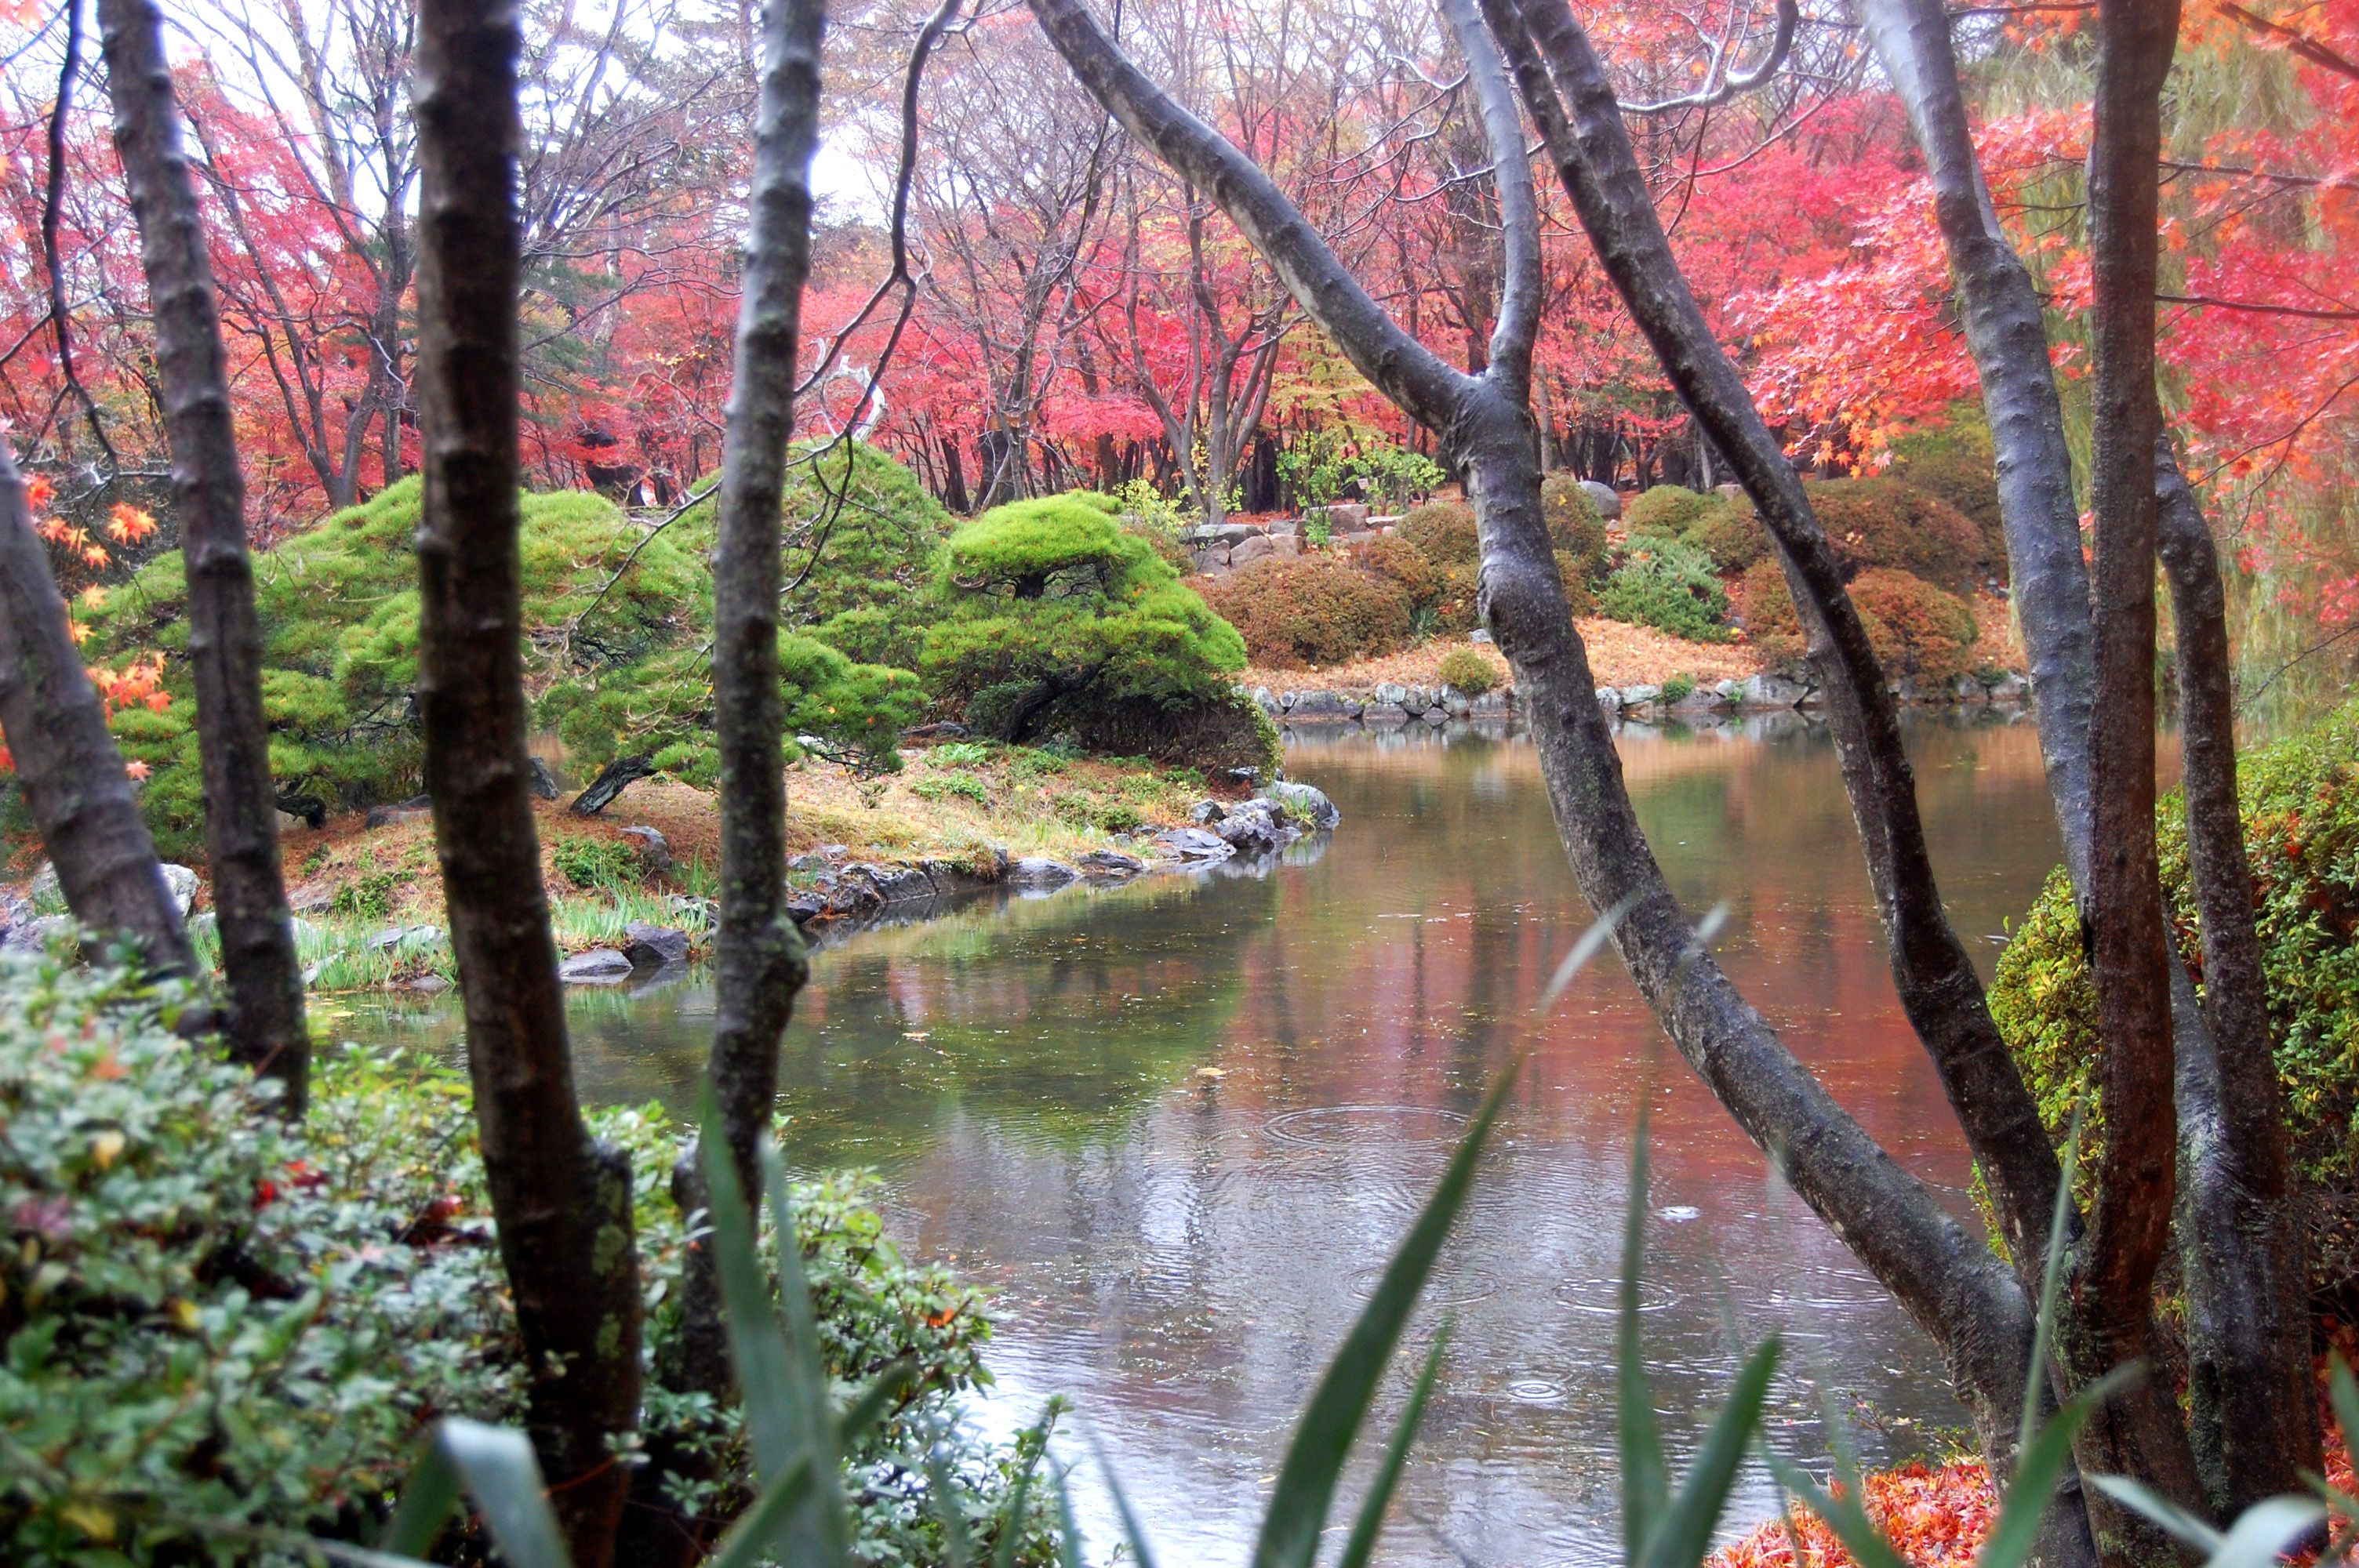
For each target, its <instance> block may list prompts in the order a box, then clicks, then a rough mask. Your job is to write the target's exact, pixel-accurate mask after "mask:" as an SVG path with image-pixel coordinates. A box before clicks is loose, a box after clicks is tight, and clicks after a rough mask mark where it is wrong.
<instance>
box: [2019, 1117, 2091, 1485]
mask: <svg viewBox="0 0 2359 1568" xmlns="http://www.w3.org/2000/svg"><path fill="white" fill-rule="evenodd" d="M2087 1111H2088V1102H2087V1101H2086V1100H2085V1099H2076V1100H2074V1101H2073V1102H2072V1129H2071V1132H2070V1133H2069V1134H2068V1135H2067V1136H2066V1138H2065V1140H2064V1166H2063V1169H2062V1171H2061V1172H2060V1173H2058V1175H2057V1178H2056V1207H2055V1210H2054V1212H2053V1213H2052V1214H2050V1215H2049V1220H2048V1256H2047V1258H2046V1260H2044V1261H2043V1262H2042V1263H2041V1264H2040V1270H2039V1315H2038V1317H2036V1318H2034V1319H2033V1320H2032V1325H2031V1365H2030V1366H2028V1367H2027V1368H2024V1374H2023V1379H2024V1387H2023V1424H2022V1425H2021V1426H2020V1427H2019V1428H2017V1432H2016V1436H2015V1446H2016V1452H2017V1453H2018V1454H2027V1453H2029V1452H2030V1451H2031V1444H2032V1429H2033V1428H2034V1427H2036V1426H2038V1423H2039V1404H2040V1395H2041V1394H2042V1393H2044V1392H2045V1391H2046V1390H2047V1388H2048V1347H2049V1345H2050V1344H2052V1343H2053V1342H2054V1340H2055V1338H2056V1296H2057V1292H2059V1291H2060V1290H2061V1289H2062V1288H2063V1284H2064V1240H2065V1236H2066V1233H2067V1232H2068V1231H2069V1230H2070V1229H2071V1223H2072V1178H2073V1173H2075V1172H2076V1171H2078V1170H2079V1169H2080V1165H2081V1128H2082V1121H2083V1120H2084V1119H2085V1117H2086V1113H2087Z"/></svg>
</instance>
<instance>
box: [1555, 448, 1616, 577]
mask: <svg viewBox="0 0 2359 1568" xmlns="http://www.w3.org/2000/svg"><path fill="white" fill-rule="evenodd" d="M1540 516H1541V519H1542V520H1543V521H1544V522H1546V523H1547V524H1548V531H1549V544H1550V545H1552V546H1555V547H1556V550H1557V553H1558V555H1559V557H1563V556H1568V555H1569V556H1571V557H1573V559H1574V560H1576V561H1578V562H1580V563H1581V576H1582V579H1583V580H1586V579H1590V578H1593V577H1595V576H1596V575H1597V574H1598V573H1600V572H1602V571H1603V570H1604V569H1605V519H1604V518H1603V517H1600V516H1599V515H1598V514H1597V503H1596V502H1594V501H1593V500H1591V499H1590V496H1589V492H1588V491H1586V490H1584V489H1583V488H1582V483H1581V481H1580V480H1578V479H1576V478H1574V477H1573V476H1572V475H1571V474H1569V473H1552V474H1550V475H1549V476H1548V477H1547V478H1546V479H1544V480H1542V481H1540ZM1565 586H1566V587H1567V588H1571V586H1572V582H1571V579H1566V582H1565Z"/></svg>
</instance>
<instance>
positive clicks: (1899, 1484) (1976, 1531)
mask: <svg viewBox="0 0 2359 1568" xmlns="http://www.w3.org/2000/svg"><path fill="white" fill-rule="evenodd" d="M1864 1487H1865V1490H1866V1493H1867V1496H1866V1498H1865V1499H1864V1501H1865V1504H1866V1509H1867V1517H1868V1518H1869V1519H1872V1520H1874V1521H1875V1527H1876V1529H1878V1530H1881V1531H1883V1532H1884V1537H1885V1539H1886V1541H1890V1542H1891V1543H1892V1544H1893V1546H1894V1547H1895V1548H1897V1550H1898V1552H1899V1553H1900V1555H1901V1557H1902V1559H1903V1560H1904V1561H1906V1562H1907V1563H1908V1564H1909V1568H1967V1564H1969V1563H1972V1562H1973V1559H1974V1553H1975V1552H1979V1551H1981V1550H1982V1544H1983V1541H1984V1539H1985V1538H1986V1537H1988V1536H1989V1534H1990V1530H1991V1526H1992V1524H1993V1523H1994V1522H1995V1521H1996V1519H1997V1518H1998V1498H1997V1494H1996V1493H1995V1492H1994V1491H1993V1490H1992V1489H1991V1483H1990V1472H1989V1471H1988V1470H1986V1469H1984V1467H1983V1465H1981V1464H1980V1463H1979V1462H1978V1461H1975V1460H1970V1459H1962V1460H1958V1461H1955V1462H1954V1463H1951V1464H1948V1465H1940V1467H1938V1468H1934V1467H1930V1466H1928V1465H1921V1464H1910V1465H1902V1466H1901V1467H1900V1468H1899V1469H1897V1470H1878V1471H1875V1472H1872V1473H1871V1474H1869V1475H1868V1476H1866V1477H1865V1480H1864ZM1794 1525H1795V1528H1796V1529H1797V1530H1799V1531H1800V1532H1801V1537H1802V1551H1801V1553H1800V1555H1799V1559H1798V1558H1797V1555H1796V1553H1795V1552H1794V1549H1793V1545H1792V1543H1790V1542H1789V1541H1787V1539H1786V1526H1785V1524H1784V1522H1783V1521H1782V1520H1778V1519H1770V1520H1768V1521H1767V1523H1765V1524H1762V1525H1761V1526H1759V1527H1758V1528H1756V1530H1754V1531H1753V1533H1752V1534H1750V1535H1748V1536H1746V1537H1745V1539H1744V1540H1742V1541H1736V1542H1734V1544H1731V1545H1728V1546H1723V1547H1722V1548H1721V1549H1720V1550H1719V1551H1718V1552H1713V1553H1712V1555H1711V1556H1710V1557H1708V1558H1706V1559H1705V1560H1704V1568H1856V1565H1855V1563H1854V1560H1853V1558H1852V1555H1851V1553H1850V1552H1848V1551H1846V1550H1845V1549H1844V1547H1843V1542H1842V1541H1838V1540H1836V1539H1835V1532H1834V1531H1833V1530H1830V1529H1828V1528H1827V1526H1826V1523H1825V1521H1824V1520H1822V1519H1820V1518H1819V1517H1818V1516H1817V1515H1816V1514H1814V1513H1812V1512H1810V1509H1806V1508H1803V1507H1802V1506H1801V1505H1800V1504H1799V1503H1797V1504H1796V1505H1795V1506H1794Z"/></svg>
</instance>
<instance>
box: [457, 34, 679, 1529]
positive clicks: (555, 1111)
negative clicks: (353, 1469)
mask: <svg viewBox="0 0 2359 1568" xmlns="http://www.w3.org/2000/svg"><path fill="white" fill-rule="evenodd" d="M517 49H518V38H517V33H516V12H515V11H514V10H513V8H511V7H509V6H508V5H504V4H501V3H500V0H423V4H422V5H421V7H420V10H419V43H418V68H417V69H418V84H417V90H416V95H415V101H416V104H417V114H418V121H419V167H420V171H421V175H422V183H421V186H420V193H419V241H420V244H419V275H418V304H419V309H418V314H419V352H418V362H417V387H418V404H419V415H420V423H421V430H420V434H421V436H422V438H423V439H422V443H421V444H422V449H423V452H424V459H425V462H424V471H425V481H426V492H425V514H424V518H423V521H422V522H421V524H420V525H419V533H418V556H419V649H418V702H419V714H420V718H421V719H422V723H423V729H424V732H425V740H426V783H427V790H428V793H429V795H431V796H432V797H433V803H434V840H435V849H436V850H437V852H438V853H439V854H440V858H441V862H442V885H443V892H444V897H445V900H446V902H447V903H448V906H449V909H450V919H451V950H452V952H453V954H454V956H455V957H457V959H458V965H459V983H460V987H461V989H462V993H463V995H464V997H465V1000H466V1016H467V1065H468V1070H469V1072H470V1075H471V1076H472V1077H473V1081H474V1089H475V1124H476V1128H477V1130H478V1132H479V1133H480V1135H481V1138H482V1143H483V1154H484V1173H485V1175H486V1176H487V1178H488V1181H489V1185H490V1187H491V1194H492V1206H493V1212H494V1214H495V1217H497V1219H498V1222H499V1245H500V1259H501V1261H502V1263H503V1264H504V1265H505V1267H506V1272H507V1278H508V1285H509V1289H510V1291H511V1292H512V1293H513V1294H514V1296H515V1299H516V1325H517V1328H518V1330H519V1332H520V1334H521V1336H522V1339H523V1342H524V1345H523V1348H524V1361H525V1365H526V1366H527V1368H530V1373H529V1377H530V1381H529V1384H528V1387H527V1414H526V1422H527V1426H528V1427H529V1428H530V1430H531V1433H532V1437H533V1445H534V1447H535V1449H536V1450H537V1451H538V1454H539V1456H540V1464H541V1468H542V1471H543V1472H544V1473H545V1475H546V1476H547V1477H548V1479H549V1488H550V1500H551V1502H552V1503H553V1505H554V1506H555V1508H556V1509H557V1513H558V1519H559V1521H560V1524H561V1525H562V1527H563V1528H564V1530H565V1532H566V1537H567V1540H568V1542H569V1544H570V1545H571V1550H572V1558H573V1562H574V1563H575V1564H576V1568H606V1564H607V1563H610V1562H611V1561H612V1558H613V1552H614V1531H615V1526H616V1523H617V1521H618V1519H619V1518H620V1516H621V1511H622V1507H623V1501H624V1494H625V1484H626V1476H625V1470H624V1468H623V1466H622V1464H621V1462H620V1460H619V1458H618V1456H617V1454H616V1452H615V1444H616V1443H617V1442H618V1441H619V1440H622V1439H624V1438H626V1437H627V1436H628V1435H629V1433H631V1431H632V1428H633V1426H634V1424H635V1422H636V1416H637V1411H638V1402H639V1317H640V1291H639V1279H638V1258H637V1250H636V1247H635V1246H634V1245H633V1241H632V1236H631V1197H630V1167H629V1165H628V1163H627V1162H626V1161H625V1158H624V1157H623V1156H622V1155H621V1154H620V1153H619V1152H615V1151H613V1150H610V1149H605V1148H603V1147H597V1146H593V1145H592V1142H591V1141H590V1138H589V1134H588V1130H587V1129H585V1128H584V1127H583V1126H582V1116H581V1111H580V1109H579V1107H578V1106H577V1104H576V1101H575V1098H574V1093H573V1067H572V1061H571V1054H570V1052H569V1051H568V1049H567V1044H566V1037H565V999H564V995H563V992H562V990H561V989H560V986H559V983H558V979H557V950H556V947H555V946H554V944H553V943H552V942H551V941H550V939H549V901H548V896H547V893H546V892H545V891H544V889H543V888H542V885H541V880H540V849H539V843H538V838H537V836H536V833H535V830H534V825H533V815H532V801H531V794H530V785H529V782H528V781H529V778H530V773H529V770H528V764H527V759H526V754H525V734H526V729H527V708H526V704H525V695H524V680H523V663H522V647H521V644H522V633H523V628H522V609H521V604H522V600H521V586H520V571H519V566H518V560H517V547H516V533H517V521H518V519H517V505H516V475H517V462H516V413H517V409H516V384H517V383H516V377H517V370H516V359H517V347H516V297H517V287H518V283H519V281H520V279H519V273H520V267H519V262H518V257H517V230H516V188H515V159H516V151H517V145H518V141H519V139H520V134H521V133H520V130H519V126H518V124H517V116H516V53H517Z"/></svg>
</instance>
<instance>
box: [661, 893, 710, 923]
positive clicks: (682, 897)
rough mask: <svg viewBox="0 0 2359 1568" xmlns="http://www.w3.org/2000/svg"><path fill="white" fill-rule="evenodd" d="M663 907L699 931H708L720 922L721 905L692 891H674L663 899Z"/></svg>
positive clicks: (681, 921)
mask: <svg viewBox="0 0 2359 1568" xmlns="http://www.w3.org/2000/svg"><path fill="white" fill-rule="evenodd" d="M664 907H665V908H666V909H669V910H670V911H671V912H672V914H674V915H675V916H676V917H678V918H679V921H680V923H681V924H682V925H689V926H692V927H694V928H695V929H696V930H699V931H710V930H712V928H713V927H714V926H716V925H720V924H721V906H720V905H719V904H717V903H713V902H712V900H711V899H709V898H698V897H697V896H696V895H695V894H693V893H685V892H676V893H674V894H672V895H671V896H670V897H669V898H668V899H666V900H664Z"/></svg>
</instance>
